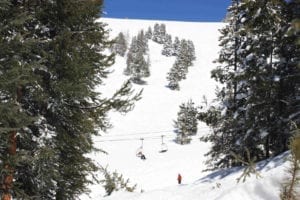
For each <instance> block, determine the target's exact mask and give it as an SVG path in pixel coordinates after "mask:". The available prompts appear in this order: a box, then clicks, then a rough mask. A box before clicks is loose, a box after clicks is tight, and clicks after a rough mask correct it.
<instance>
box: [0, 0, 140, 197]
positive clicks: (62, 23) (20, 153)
mask: <svg viewBox="0 0 300 200" xmlns="http://www.w3.org/2000/svg"><path fill="white" fill-rule="evenodd" d="M101 5H102V1H88V2H78V1H75V2H74V1H70V0H60V1H58V0H57V1H43V2H42V3H41V2H40V1H2V2H1V4H0V6H1V7H0V10H1V14H0V15H1V19H3V21H2V22H0V23H2V24H3V26H2V24H1V27H0V34H1V38H0V46H1V47H3V50H1V52H0V71H1V75H0V94H1V101H0V103H1V104H0V109H1V115H2V116H1V123H0V126H1V128H0V130H1V134H0V135H1V136H0V137H1V142H0V145H1V148H0V149H1V150H0V153H1V154H0V156H1V163H0V167H1V171H3V173H2V174H1V180H0V181H1V185H2V187H1V191H0V194H1V198H2V199H5V200H9V199H11V198H12V196H13V197H14V198H16V199H57V200H59V199H75V198H78V196H79V195H81V194H82V193H84V192H87V191H88V189H87V184H89V183H90V182H91V180H89V177H88V176H89V175H92V174H93V173H94V172H95V171H96V170H97V167H96V165H95V164H94V163H93V162H92V160H91V159H90V158H88V157H87V154H88V153H90V152H91V151H92V150H94V147H93V142H92V136H93V135H97V131H96V130H99V129H102V130H106V129H107V128H108V127H109V123H108V119H107V112H108V111H109V110H111V109H116V110H118V111H121V112H126V111H128V110H130V109H131V108H132V106H133V101H135V100H137V99H138V98H139V95H135V96H131V97H129V96H128V95H130V93H131V89H130V85H129V83H126V84H124V86H123V87H122V88H121V89H120V90H118V91H117V92H116V93H115V94H114V95H113V97H112V98H109V99H107V98H102V97H101V94H100V93H99V92H96V91H95V87H96V86H97V85H99V84H101V83H103V80H104V79H105V78H106V75H107V74H108V67H109V66H110V65H111V64H113V59H114V57H113V56H112V55H106V54H104V51H105V49H107V48H108V47H109V45H110V41H109V40H108V39H107V38H108V32H107V30H106V29H105V26H104V24H102V23H97V22H95V20H96V18H97V17H98V13H99V10H100V8H101ZM124 99H125V100H124ZM126 99H127V100H126ZM6 147H9V148H6Z"/></svg>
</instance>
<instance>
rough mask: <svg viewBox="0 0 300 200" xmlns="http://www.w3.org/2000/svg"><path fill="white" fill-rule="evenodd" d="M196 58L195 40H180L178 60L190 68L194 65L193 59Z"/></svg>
mask: <svg viewBox="0 0 300 200" xmlns="http://www.w3.org/2000/svg"><path fill="white" fill-rule="evenodd" d="M195 59H196V57H195V48H194V44H193V42H192V41H188V40H185V39H182V40H181V41H180V48H179V52H178V55H177V60H178V62H180V63H181V65H183V66H185V67H186V68H188V67H190V66H192V65H193V61H194V60H195Z"/></svg>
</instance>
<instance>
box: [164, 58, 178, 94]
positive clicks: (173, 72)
mask: <svg viewBox="0 0 300 200" xmlns="http://www.w3.org/2000/svg"><path fill="white" fill-rule="evenodd" d="M179 70H180V69H179V65H177V64H176V63H175V64H174V65H173V67H172V68H171V69H170V71H169V72H168V74H167V80H168V82H169V83H168V87H169V88H170V89H171V90H179V89H180V87H179V81H180V80H181V78H180V76H179V73H178V71H179Z"/></svg>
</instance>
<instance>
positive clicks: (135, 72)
mask: <svg viewBox="0 0 300 200" xmlns="http://www.w3.org/2000/svg"><path fill="white" fill-rule="evenodd" d="M147 52H148V43H147V39H146V38H145V35H144V32H143V31H140V32H139V34H138V36H136V37H133V38H132V42H131V45H130V48H129V51H128V54H127V61H126V63H127V66H126V69H125V70H124V74H125V75H130V76H131V80H132V81H133V82H134V83H139V84H140V83H143V81H142V78H143V77H149V76H150V70H149V67H150V58H149V56H147ZM145 56H147V60H146V59H145Z"/></svg>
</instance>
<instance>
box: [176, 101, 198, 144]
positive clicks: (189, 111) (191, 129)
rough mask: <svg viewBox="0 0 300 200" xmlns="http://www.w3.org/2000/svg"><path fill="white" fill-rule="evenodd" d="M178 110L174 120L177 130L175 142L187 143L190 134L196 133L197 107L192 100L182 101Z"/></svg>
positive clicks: (189, 139)
mask: <svg viewBox="0 0 300 200" xmlns="http://www.w3.org/2000/svg"><path fill="white" fill-rule="evenodd" d="M179 108H180V110H179V112H178V114H177V120H176V121H175V124H174V126H175V128H176V131H177V137H176V139H175V140H176V142H177V143H179V144H187V143H190V141H191V136H193V135H195V134H197V125H198V120H197V109H196V107H195V105H194V102H193V101H192V100H189V101H188V102H187V103H186V104H185V103H182V104H181V105H180V106H179Z"/></svg>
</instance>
